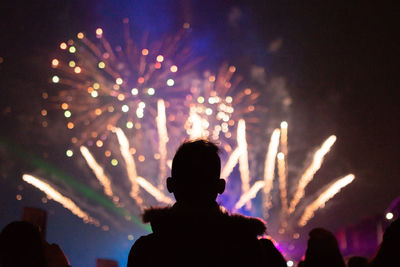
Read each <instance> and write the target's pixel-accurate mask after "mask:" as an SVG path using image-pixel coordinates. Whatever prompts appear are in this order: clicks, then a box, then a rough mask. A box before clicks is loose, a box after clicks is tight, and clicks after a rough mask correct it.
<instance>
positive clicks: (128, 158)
mask: <svg viewBox="0 0 400 267" xmlns="http://www.w3.org/2000/svg"><path fill="white" fill-rule="evenodd" d="M115 132H116V133H117V135H118V134H119V135H120V137H119V138H118V141H119V142H120V148H121V154H122V157H123V158H124V160H125V163H126V169H127V172H128V176H129V180H131V181H134V182H135V184H136V185H138V186H139V185H140V186H141V187H143V189H144V190H146V191H147V192H148V193H149V194H151V195H152V196H153V197H154V198H155V199H157V200H160V201H161V202H164V203H166V204H171V203H173V200H172V199H171V198H169V197H167V196H165V195H164V194H163V193H162V192H161V191H160V190H158V189H157V188H156V187H155V186H153V185H152V184H151V183H150V182H148V181H147V180H146V179H144V178H143V177H140V176H137V172H136V166H135V161H134V159H133V156H132V154H131V153H130V152H129V142H128V139H127V138H126V136H125V134H124V132H123V131H122V130H121V129H120V128H115ZM133 174H135V176H132V175H133ZM131 196H132V195H131ZM136 199H139V200H140V201H141V202H140V203H139V201H137V202H138V204H140V205H139V207H142V206H141V204H142V203H143V200H142V199H141V198H139V197H138V196H137V197H136Z"/></svg>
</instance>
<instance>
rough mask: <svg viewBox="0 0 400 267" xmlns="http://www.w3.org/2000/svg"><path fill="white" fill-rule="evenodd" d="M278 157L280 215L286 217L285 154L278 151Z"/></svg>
mask: <svg viewBox="0 0 400 267" xmlns="http://www.w3.org/2000/svg"><path fill="white" fill-rule="evenodd" d="M277 158H278V175H279V191H280V196H281V206H282V216H283V217H284V218H286V217H287V213H288V200H287V191H286V186H287V185H286V184H287V182H286V181H287V177H286V167H285V154H284V153H282V152H280V153H278V155H277Z"/></svg>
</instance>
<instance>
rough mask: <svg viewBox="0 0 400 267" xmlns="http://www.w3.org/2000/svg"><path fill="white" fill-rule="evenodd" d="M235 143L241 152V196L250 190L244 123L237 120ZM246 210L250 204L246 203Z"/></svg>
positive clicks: (249, 207)
mask: <svg viewBox="0 0 400 267" xmlns="http://www.w3.org/2000/svg"><path fill="white" fill-rule="evenodd" d="M237 143H238V147H239V149H240V151H241V153H240V156H239V172H240V178H241V180H242V195H243V194H246V193H247V192H248V191H249V190H250V172H249V158H248V151H247V141H246V122H245V121H244V120H239V123H238V128H237ZM246 208H247V209H251V202H247V203H246Z"/></svg>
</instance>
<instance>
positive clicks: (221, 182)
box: [217, 178, 226, 195]
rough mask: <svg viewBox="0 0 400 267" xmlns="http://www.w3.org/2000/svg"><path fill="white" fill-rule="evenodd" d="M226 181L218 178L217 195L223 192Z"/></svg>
mask: <svg viewBox="0 0 400 267" xmlns="http://www.w3.org/2000/svg"><path fill="white" fill-rule="evenodd" d="M225 185H226V181H225V179H222V178H220V179H219V180H218V182H217V193H218V194H220V195H221V194H222V193H223V192H224V191H225Z"/></svg>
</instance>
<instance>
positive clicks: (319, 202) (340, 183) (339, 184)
mask: <svg viewBox="0 0 400 267" xmlns="http://www.w3.org/2000/svg"><path fill="white" fill-rule="evenodd" d="M354 178H355V177H354V175H353V174H348V175H346V176H345V177H343V178H340V179H338V180H337V181H335V182H334V183H333V184H332V185H331V186H329V188H328V189H327V190H325V191H324V192H323V193H322V194H320V195H319V196H318V198H317V199H316V200H314V201H313V202H312V203H311V204H310V205H308V206H307V207H306V208H305V209H304V213H303V215H302V216H301V218H300V220H299V222H298V225H299V226H304V225H306V224H307V222H308V220H310V219H311V218H312V217H313V216H314V213H315V211H316V210H318V209H320V208H323V207H324V206H325V203H326V202H327V201H328V200H329V199H331V198H332V197H334V196H335V195H336V194H337V193H339V191H340V190H341V189H342V188H343V187H345V186H347V185H348V184H350V183H351V182H352V181H353V180H354Z"/></svg>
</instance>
